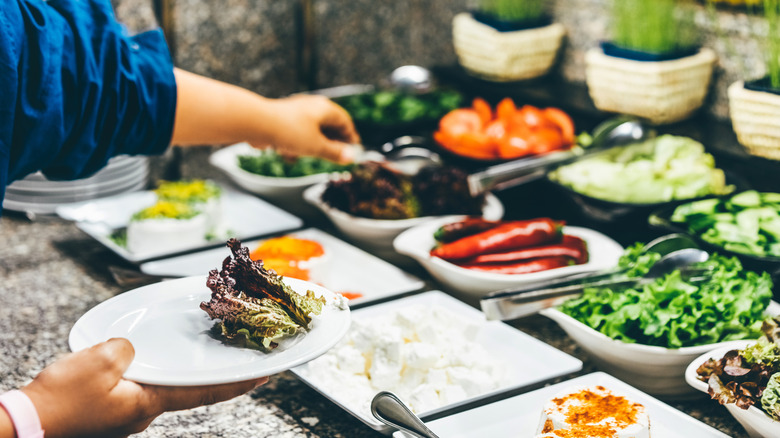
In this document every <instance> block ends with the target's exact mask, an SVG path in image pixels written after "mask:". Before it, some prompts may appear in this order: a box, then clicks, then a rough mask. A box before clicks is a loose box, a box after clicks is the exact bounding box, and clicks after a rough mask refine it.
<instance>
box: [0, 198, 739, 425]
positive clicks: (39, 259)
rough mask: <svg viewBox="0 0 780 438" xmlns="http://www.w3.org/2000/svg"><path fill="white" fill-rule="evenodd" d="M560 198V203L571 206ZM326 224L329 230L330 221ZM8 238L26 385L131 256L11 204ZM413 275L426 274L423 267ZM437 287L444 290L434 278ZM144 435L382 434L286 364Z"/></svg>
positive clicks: (3, 267)
mask: <svg viewBox="0 0 780 438" xmlns="http://www.w3.org/2000/svg"><path fill="white" fill-rule="evenodd" d="M525 192H528V190H523V193H525ZM500 197H501V198H502V199H503V200H504V201H505V204H507V205H514V204H509V203H508V202H507V201H508V200H509V199H512V200H514V201H515V202H519V203H520V204H522V203H523V202H524V201H523V197H522V195H521V194H520V193H519V192H513V191H512V190H509V191H506V192H502V194H501V196H500ZM554 204H555V205H556V206H558V208H559V209H564V210H565V209H568V208H570V207H569V206H567V205H566V204H561V203H554ZM526 205H528V204H526ZM550 207H551V205H550V204H546V203H542V204H540V205H538V208H547V209H548V210H549V208H550ZM514 214H516V213H515V211H514V210H513V209H512V208H508V209H507V215H508V217H512V215H514ZM307 225H311V224H307ZM320 225H323V226H324V227H326V228H327V224H320ZM613 231H614V230H613ZM618 231H619V230H618ZM628 238H633V235H632V236H631V237H625V239H628ZM0 239H1V240H2V241H3V242H4V245H2V247H0V276H2V278H3V283H2V288H0V299H2V301H3V305H2V307H1V309H2V310H0V315H2V316H1V317H0V333H1V334H0V347H1V348H2V351H3V353H4V354H3V355H0V375H2V376H3V377H2V381H1V382H0V383H1V384H0V390H7V389H11V388H14V387H18V386H20V385H23V384H25V383H26V382H28V381H29V380H30V379H32V378H33V377H34V376H35V375H36V374H37V373H38V372H40V371H41V370H42V369H43V368H44V367H45V366H46V365H48V364H50V363H52V362H53V361H54V360H55V359H57V358H58V357H60V356H61V355H63V354H66V353H67V352H68V351H69V349H68V344H67V339H68V333H69V331H70V329H71V327H72V326H73V324H74V323H75V322H76V320H77V319H78V318H79V317H80V316H81V315H83V314H84V313H85V312H86V311H87V310H89V309H90V308H92V307H93V306H95V305H97V304H98V303H100V302H101V301H104V300H106V299H108V298H111V297H113V296H115V295H117V294H120V293H122V292H124V291H126V290H128V289H129V288H128V287H122V286H119V285H117V283H116V282H115V281H114V279H113V278H112V276H111V274H110V272H109V271H108V266H110V265H120V266H122V265H123V260H122V259H120V258H119V257H118V256H116V255H114V254H113V253H112V252H111V251H109V250H108V249H106V248H104V247H103V246H102V245H100V244H99V243H97V242H96V241H94V240H92V239H91V238H90V237H88V236H87V235H86V234H84V233H82V232H81V231H79V230H78V229H77V228H76V227H75V226H74V225H73V224H72V223H69V222H66V221H63V220H60V219H58V218H51V217H43V218H39V219H38V220H36V221H30V220H29V219H27V218H26V217H24V216H23V215H20V214H14V213H13V212H8V211H6V212H4V216H3V217H2V218H0ZM618 240H621V239H618ZM621 243H623V242H621ZM624 244H625V243H624ZM125 266H126V265H125ZM414 273H415V274H417V275H424V272H421V271H415V272H414ZM429 285H430V287H431V288H440V287H439V286H438V285H436V284H435V283H433V282H432V281H431V280H429ZM512 325H514V326H515V327H517V328H518V329H520V330H523V331H524V332H526V333H528V334H531V335H532V336H535V337H537V338H539V339H541V340H543V341H545V342H548V343H549V344H551V345H553V346H555V347H556V348H559V349H561V350H563V351H565V352H567V353H569V354H571V355H573V356H575V357H578V358H580V359H582V360H583V361H584V362H585V367H584V369H583V370H582V372H580V373H578V374H586V373H589V372H593V371H596V370H597V368H596V367H595V366H594V365H593V364H592V363H591V362H590V361H589V360H588V358H587V356H586V355H585V353H584V352H583V351H582V350H581V349H579V348H578V347H577V346H576V345H575V344H574V342H573V341H572V340H570V339H569V338H568V337H567V336H566V335H565V333H564V332H563V331H562V330H561V329H560V328H558V326H557V325H556V324H555V323H553V322H552V321H550V320H548V319H546V318H544V317H540V316H537V317H530V318H526V319H523V320H519V321H515V322H513V323H512ZM558 380H563V379H558ZM671 404H672V405H673V406H674V407H676V408H678V409H680V410H682V411H683V412H685V413H688V414H690V415H692V416H693V417H695V418H697V419H699V420H701V421H704V422H705V423H707V424H710V425H712V426H714V427H716V428H718V429H720V430H722V431H723V432H725V433H727V434H729V435H731V436H734V437H738V438H744V437H747V434H746V433H745V432H744V430H743V429H742V428H741V427H740V426H739V424H738V423H736V421H735V420H734V419H733V418H732V417H731V416H730V415H729V414H728V413H727V411H726V409H725V408H723V407H722V406H720V405H718V404H717V403H715V402H712V401H709V400H707V398H706V396H704V395H702V396H700V397H698V398H696V399H695V400H692V401H686V402H679V403H675V402H672V403H671ZM137 436H139V437H161V436H170V437H174V436H175V437H216V436H230V437H233V436H242V437H244V436H254V437H358V438H359V437H378V436H381V434H379V433H377V432H375V431H373V430H372V429H371V428H369V427H367V426H365V425H364V424H363V423H361V422H360V421H359V420H357V419H355V418H353V417H351V416H350V415H349V414H347V413H346V412H345V411H343V410H342V409H341V408H339V407H338V406H336V405H335V404H333V403H332V402H330V401H329V400H328V399H326V398H325V397H323V396H321V395H320V394H319V393H317V392H316V391H314V390H312V389H311V388H309V387H308V386H306V385H305V384H304V383H302V382H300V381H299V380H297V379H296V378H295V377H294V376H293V375H292V374H291V373H289V372H284V373H281V374H278V375H275V376H273V377H272V378H271V380H270V382H269V383H268V384H266V385H264V386H262V387H260V388H257V389H256V390H254V391H252V392H251V393H249V394H247V395H243V396H241V397H238V398H235V399H233V400H230V401H227V402H223V403H220V404H217V405H214V406H207V407H201V408H196V409H192V410H189V411H184V412H174V413H166V414H163V415H162V416H161V417H159V418H158V419H157V420H155V421H154V422H153V423H152V425H151V426H150V427H149V428H148V429H147V430H146V431H144V432H142V433H140V434H138V435H137Z"/></svg>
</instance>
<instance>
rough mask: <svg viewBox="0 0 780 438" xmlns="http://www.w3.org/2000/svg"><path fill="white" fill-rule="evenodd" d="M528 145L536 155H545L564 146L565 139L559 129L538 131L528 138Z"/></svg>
mask: <svg viewBox="0 0 780 438" xmlns="http://www.w3.org/2000/svg"><path fill="white" fill-rule="evenodd" d="M528 143H529V145H530V148H531V151H532V152H533V153H534V154H545V153H547V152H551V151H554V150H557V149H561V148H562V147H563V146H564V143H563V137H562V136H561V133H560V132H559V131H558V129H555V128H543V129H536V130H534V131H533V132H531V135H529V136H528Z"/></svg>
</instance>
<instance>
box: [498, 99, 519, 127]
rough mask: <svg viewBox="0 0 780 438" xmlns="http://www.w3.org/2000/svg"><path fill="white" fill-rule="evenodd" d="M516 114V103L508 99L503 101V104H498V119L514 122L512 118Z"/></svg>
mask: <svg viewBox="0 0 780 438" xmlns="http://www.w3.org/2000/svg"><path fill="white" fill-rule="evenodd" d="M516 112H517V107H516V106H515V101H513V100H512V99H510V98H508V97H505V98H503V99H501V102H498V105H497V106H496V118H499V119H501V120H505V121H507V122H508V121H510V120H512V117H513V116H514V115H515V113H516Z"/></svg>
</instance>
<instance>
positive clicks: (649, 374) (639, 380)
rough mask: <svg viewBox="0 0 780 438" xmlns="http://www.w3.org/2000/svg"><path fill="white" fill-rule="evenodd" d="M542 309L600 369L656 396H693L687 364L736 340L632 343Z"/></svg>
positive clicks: (773, 311) (774, 306) (774, 310)
mask: <svg viewBox="0 0 780 438" xmlns="http://www.w3.org/2000/svg"><path fill="white" fill-rule="evenodd" d="M540 313H541V314H542V315H544V316H546V317H548V318H550V319H552V320H553V321H555V322H557V323H558V325H559V326H561V328H562V329H563V330H564V331H565V332H566V334H568V335H569V336H570V337H571V338H572V339H574V341H575V342H576V343H577V344H578V345H579V346H580V347H582V349H583V350H585V352H587V353H588V355H589V356H590V358H591V359H592V360H593V362H594V363H595V364H596V365H598V366H599V368H600V369H601V370H603V371H606V372H608V373H610V374H612V375H613V376H615V377H617V378H619V379H621V380H624V381H626V382H628V383H630V384H631V385H633V386H636V387H637V388H639V389H641V390H642V391H645V392H647V393H649V394H653V395H656V396H665V397H672V398H685V397H690V396H691V395H692V394H693V393H694V391H693V388H691V387H690V386H688V385H686V384H685V369H686V367H687V366H688V364H690V363H691V361H692V360H694V359H695V358H696V357H698V356H700V355H702V354H704V353H706V352H708V351H710V350H713V349H716V348H720V347H721V346H725V345H731V344H732V343H733V341H727V342H719V343H716V344H706V345H697V346H695V347H682V348H676V349H674V348H665V347H659V346H655V345H642V344H629V343H627V342H622V341H618V340H615V339H612V338H610V337H609V336H607V335H605V334H603V333H601V332H599V331H597V330H594V329H592V328H591V327H589V326H587V325H586V324H584V323H582V322H580V321H577V320H576V319H574V318H572V317H571V316H569V315H567V314H565V313H563V312H561V311H560V310H558V309H555V308H551V309H545V310H542V311H541V312H540ZM766 313H767V314H768V315H777V314H780V304H778V303H776V302H774V301H772V302H770V303H769V306H768V307H767V310H766Z"/></svg>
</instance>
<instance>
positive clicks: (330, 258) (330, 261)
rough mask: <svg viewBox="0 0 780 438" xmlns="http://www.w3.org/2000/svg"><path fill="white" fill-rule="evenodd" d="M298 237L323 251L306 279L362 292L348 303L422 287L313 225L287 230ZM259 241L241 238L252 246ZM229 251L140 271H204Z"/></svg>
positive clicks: (174, 260) (217, 264)
mask: <svg viewBox="0 0 780 438" xmlns="http://www.w3.org/2000/svg"><path fill="white" fill-rule="evenodd" d="M290 235H291V236H294V237H298V238H301V239H310V240H313V241H315V242H319V243H320V244H321V245H322V247H323V249H324V250H325V255H324V256H323V257H322V260H321V261H319V262H314V264H313V265H312V266H311V269H310V278H309V281H312V282H314V283H318V284H321V285H323V286H325V287H326V288H328V289H330V290H332V291H334V292H337V293H338V292H353V293H355V292H356V293H360V294H362V295H363V296H362V297H360V298H355V299H352V300H350V301H349V304H350V306H356V305H362V304H365V303H368V302H372V301H376V300H379V299H383V298H387V297H391V296H393V295H398V294H402V293H406V292H412V291H416V290H419V289H422V288H423V286H424V285H425V283H424V282H423V281H422V280H420V279H419V278H417V277H415V276H413V275H410V274H407V273H406V272H404V271H402V270H400V269H398V268H397V267H395V266H393V265H391V264H390V263H387V262H386V261H384V260H382V259H380V258H377V257H374V256H373V255H371V254H369V253H367V252H365V251H363V250H361V249H358V248H356V247H354V246H352V245H350V244H348V243H346V242H344V241H342V240H340V239H338V238H336V237H333V236H331V235H330V234H328V233H326V232H324V231H320V230H318V229H316V228H308V229H305V230H301V231H296V232H293V233H290ZM260 242H262V240H259V241H251V242H244V246H246V247H247V248H249V249H250V250H253V249H255V248H256V247H257V245H258V244H259V243H260ZM228 255H230V250H229V249H227V248H214V249H210V250H207V251H201V252H197V253H193V254H186V255H182V256H178V257H171V258H169V259H163V260H157V261H152V262H147V263H143V264H141V266H140V269H141V272H143V273H145V274H150V275H159V276H170V277H188V276H191V275H204V274H207V273H208V272H209V270H211V269H218V268H219V267H220V266H222V260H224V259H225V257H227V256H228Z"/></svg>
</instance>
